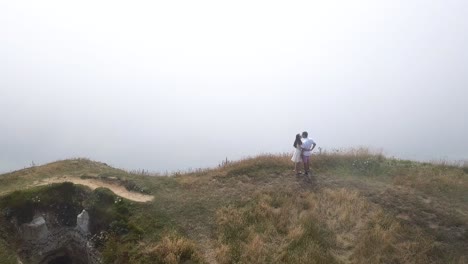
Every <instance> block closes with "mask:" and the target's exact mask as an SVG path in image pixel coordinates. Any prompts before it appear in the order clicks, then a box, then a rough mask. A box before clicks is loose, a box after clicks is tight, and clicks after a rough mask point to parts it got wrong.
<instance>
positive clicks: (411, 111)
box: [0, 0, 468, 172]
mask: <svg viewBox="0 0 468 264" xmlns="http://www.w3.org/2000/svg"><path fill="white" fill-rule="evenodd" d="M467 14H468V1H466V0H432V1H427V0H391V1H390V0H387V1H379V0H354V1H350V0H343V1H335V0H327V1H310V0H308V1H271V0H268V1H252V0H249V1H239V0H237V1H219V0H215V1H203V0H201V1H47V0H45V1H1V2H0V171H3V172H5V171H10V170H15V169H20V168H23V167H25V166H29V165H30V164H31V162H32V161H34V162H35V163H37V164H42V163H46V162H50V161H54V160H58V159H65V158H71V157H88V158H91V159H94V160H99V161H103V162H107V163H109V164H111V165H113V166H116V167H120V168H126V169H148V170H151V171H165V170H169V171H172V170H178V169H182V170H185V169H188V168H198V167H206V166H215V165H217V164H218V163H219V162H220V161H221V160H222V159H224V158H226V157H228V158H229V159H239V158H242V157H245V156H251V155H256V154H259V153H278V152H285V151H292V143H293V140H294V136H295V134H296V133H298V132H301V131H303V130H307V131H309V133H310V135H311V137H312V138H313V139H314V140H315V141H316V142H317V143H318V146H320V147H322V148H326V149H332V148H347V147H353V146H368V147H370V148H373V149H379V148H381V149H383V150H384V152H385V153H387V154H388V155H395V156H397V157H401V158H411V159H420V160H437V159H451V160H468V138H467V135H468V122H467V120H468V119H467V116H468V103H467V100H468V70H467V69H468V48H467V47H468V16H467Z"/></svg>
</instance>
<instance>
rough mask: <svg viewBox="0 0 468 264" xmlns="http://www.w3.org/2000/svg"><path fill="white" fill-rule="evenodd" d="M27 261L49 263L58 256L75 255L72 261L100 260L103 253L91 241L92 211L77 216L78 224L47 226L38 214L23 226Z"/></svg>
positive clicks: (22, 251) (94, 263)
mask: <svg viewBox="0 0 468 264" xmlns="http://www.w3.org/2000/svg"><path fill="white" fill-rule="evenodd" d="M20 232H21V237H22V239H23V247H22V250H21V255H22V256H23V262H24V263H33V264H42V263H49V262H50V261H51V260H54V259H56V258H63V257H64V256H66V257H67V258H70V259H73V263H78V264H81V263H83V264H87V263H89V264H97V263H101V258H100V254H99V252H98V251H97V250H95V249H94V247H93V245H92V243H91V242H90V240H89V238H90V233H89V214H88V212H86V211H85V210H83V211H82V212H81V213H80V214H79V215H78V216H77V225H76V227H66V226H49V227H48V226H47V221H46V219H45V218H44V217H42V216H38V217H35V218H34V219H33V221H31V222H30V223H27V224H23V225H21V227H20Z"/></svg>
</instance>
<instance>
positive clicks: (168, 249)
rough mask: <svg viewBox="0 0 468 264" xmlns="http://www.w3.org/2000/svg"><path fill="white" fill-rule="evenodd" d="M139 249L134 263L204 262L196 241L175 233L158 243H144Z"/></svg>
mask: <svg viewBox="0 0 468 264" xmlns="http://www.w3.org/2000/svg"><path fill="white" fill-rule="evenodd" d="M139 250H140V254H139V256H138V257H136V258H134V259H133V260H132V261H133V262H134V263H139V262H145V263H161V264H178V263H184V262H188V261H190V263H202V260H201V257H200V254H199V253H198V250H197V248H196V246H195V243H194V242H193V241H190V240H188V239H186V238H183V237H180V236H177V235H174V234H170V235H166V236H164V237H162V239H161V240H160V241H159V242H158V243H156V244H147V245H145V244H142V245H140V249H139Z"/></svg>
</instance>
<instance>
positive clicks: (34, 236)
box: [20, 216, 49, 240]
mask: <svg viewBox="0 0 468 264" xmlns="http://www.w3.org/2000/svg"><path fill="white" fill-rule="evenodd" d="M20 230H21V237H22V238H23V239H24V240H41V239H44V238H47V236H48V235H49V230H48V229H47V225H46V221H45V219H44V217H42V216H39V217H35V218H34V219H33V220H32V221H31V222H30V223H27V224H22V225H21V227H20Z"/></svg>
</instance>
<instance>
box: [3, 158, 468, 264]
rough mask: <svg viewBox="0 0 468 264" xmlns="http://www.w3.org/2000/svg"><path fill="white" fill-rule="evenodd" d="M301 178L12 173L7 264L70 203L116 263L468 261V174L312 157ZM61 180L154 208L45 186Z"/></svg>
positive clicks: (276, 167)
mask: <svg viewBox="0 0 468 264" xmlns="http://www.w3.org/2000/svg"><path fill="white" fill-rule="evenodd" d="M292 169H293V164H292V162H291V161H290V157H289V156H281V155H271V156H269V155H265V156H259V157H255V158H249V159H245V160H241V161H237V162H230V163H228V164H225V165H223V166H220V167H218V168H213V169H206V170H199V171H196V172H189V173H178V174H175V175H172V176H159V177H154V176H148V175H145V174H138V173H129V172H126V171H123V170H119V169H115V168H112V167H109V166H107V165H106V164H104V163H99V162H93V161H90V160H87V159H74V160H64V161H58V162H54V163H50V164H47V165H44V166H37V167H32V168H28V169H24V170H20V171H16V172H12V173H7V174H3V175H0V195H1V196H0V212H2V214H1V215H0V263H17V257H16V251H17V246H18V245H19V243H20V241H19V240H18V238H17V237H15V230H14V228H13V227H12V226H11V224H10V223H11V219H17V221H18V222H19V223H26V222H28V221H31V219H32V217H33V214H34V212H35V211H36V210H40V209H41V208H46V207H50V208H55V209H53V210H58V211H60V210H61V209H60V208H62V207H61V205H67V206H66V208H67V210H68V211H65V212H62V211H60V213H62V214H63V218H62V219H63V221H64V222H63V224H65V225H66V224H68V222H67V221H68V220H70V221H73V217H74V216H76V214H77V212H80V211H81V210H82V209H83V208H86V209H87V210H88V211H89V212H90V216H91V218H92V219H94V220H93V221H92V222H91V231H92V233H93V235H94V236H93V241H94V242H95V245H96V246H97V247H98V249H99V251H100V252H101V253H102V256H103V259H104V262H105V263H456V264H461V263H468V167H459V166H451V165H447V164H430V163H420V162H413V161H406V160H397V159H392V158H386V157H384V156H382V155H380V154H372V153H369V152H368V151H366V150H354V151H347V152H333V153H322V154H319V155H316V156H313V158H312V170H313V173H314V175H313V176H312V177H311V178H310V179H307V178H304V176H300V177H296V176H295V174H294V173H293V171H292ZM60 176H68V177H76V178H79V179H92V180H96V181H102V182H107V183H109V184H114V185H119V186H123V187H125V188H126V189H127V190H129V191H133V192H140V193H143V194H148V195H153V196H154V199H153V200H152V201H150V202H146V203H139V202H135V201H131V200H127V199H120V198H118V197H116V196H115V194H114V193H113V192H111V191H109V190H108V189H105V188H97V189H95V190H93V191H92V190H90V189H89V188H87V187H85V186H82V185H76V184H72V183H54V184H48V185H43V186H35V185H36V184H35V183H36V182H40V181H44V180H47V179H48V178H52V177H60ZM15 190H16V191H15ZM52 205H53V206H52ZM54 206H55V207H54ZM57 208H58V209H57ZM63 208H64V207H63ZM68 215H70V216H71V217H68Z"/></svg>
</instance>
